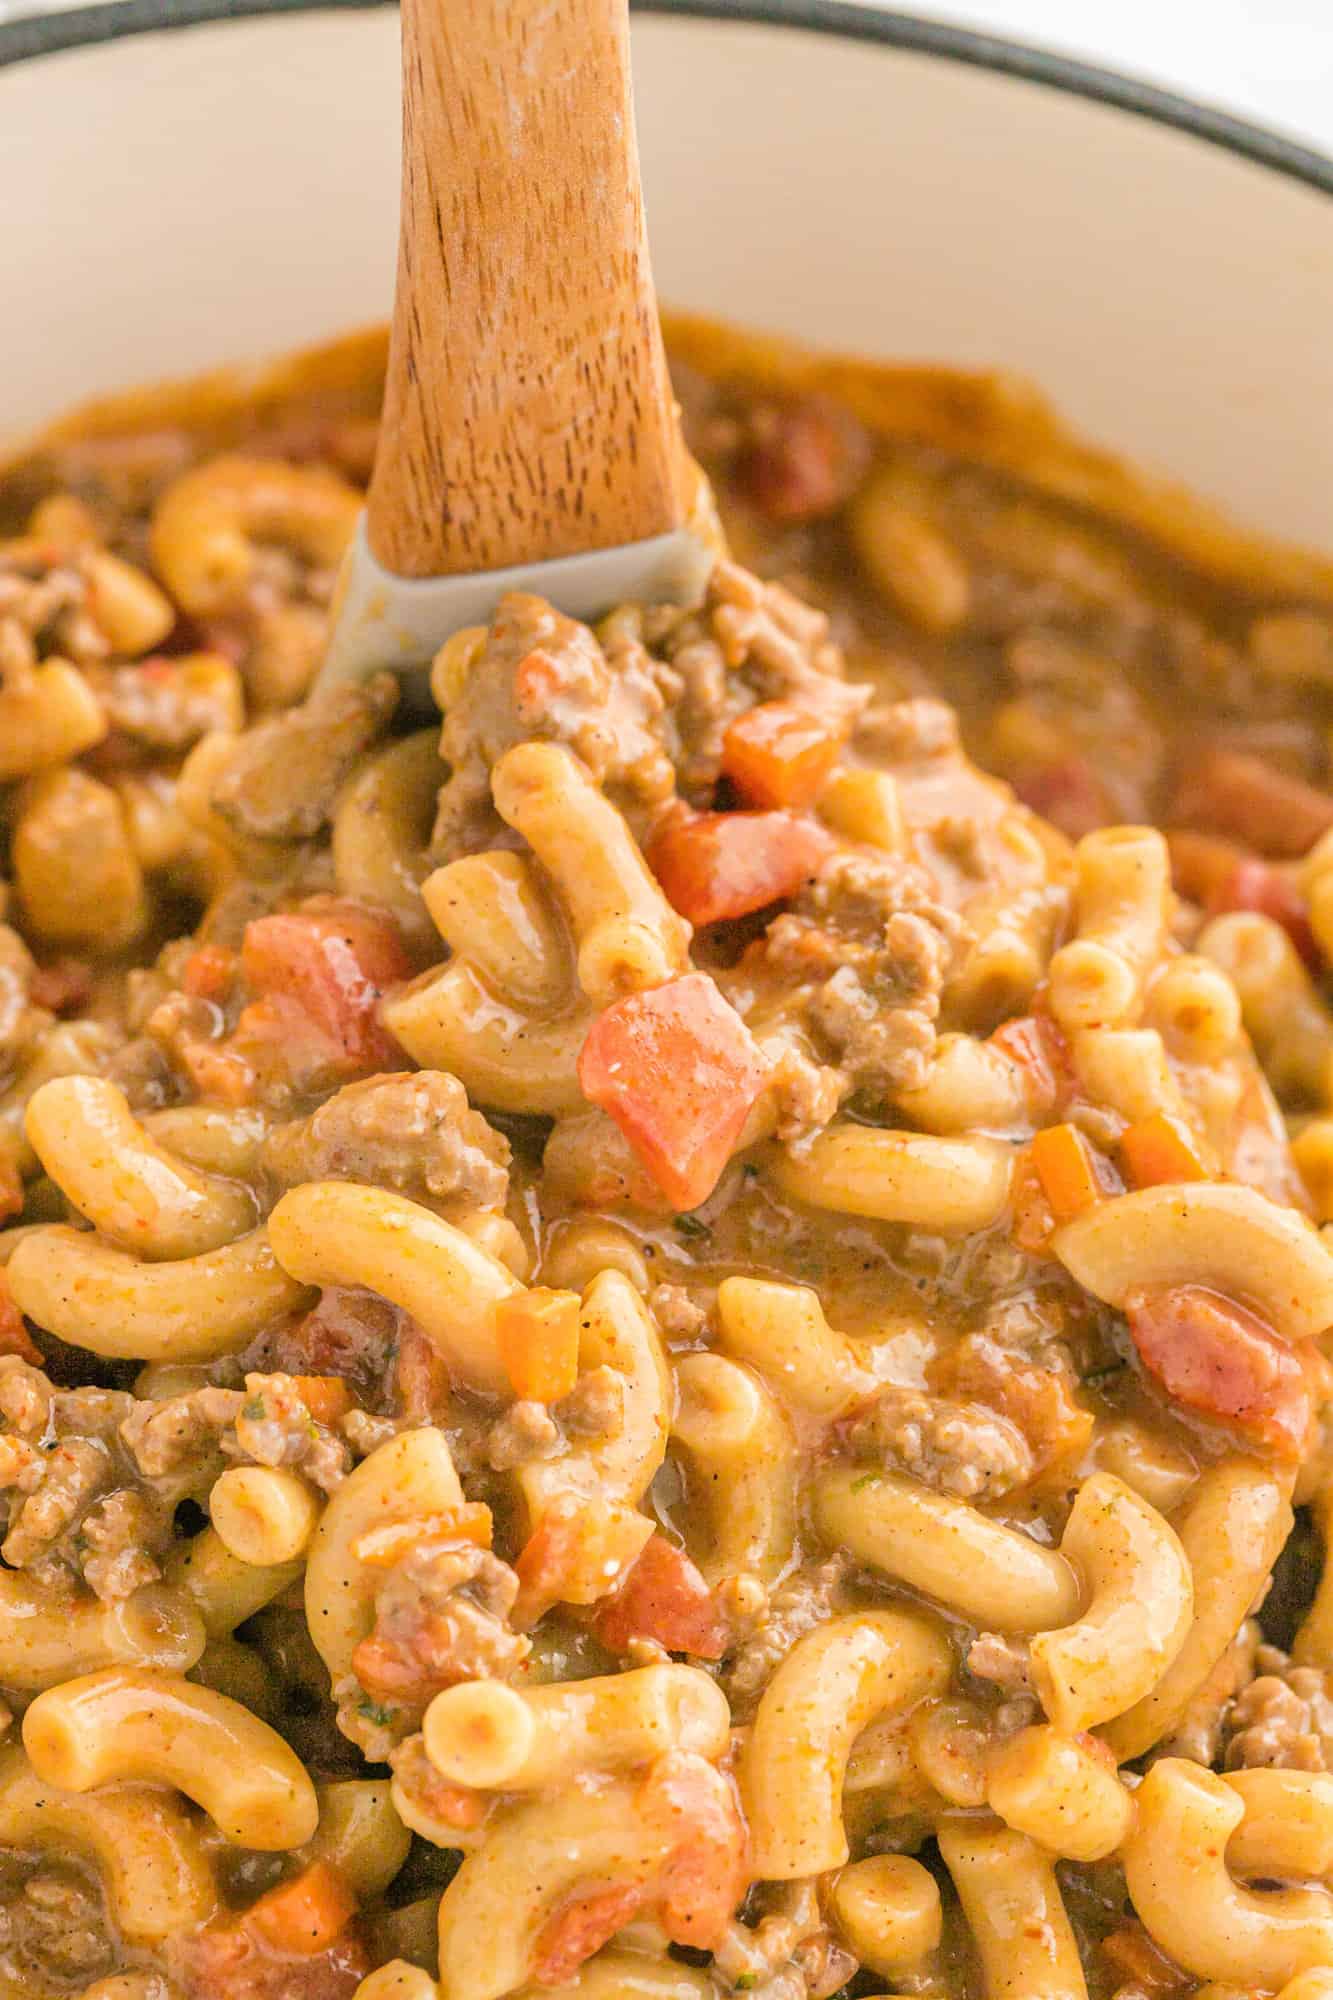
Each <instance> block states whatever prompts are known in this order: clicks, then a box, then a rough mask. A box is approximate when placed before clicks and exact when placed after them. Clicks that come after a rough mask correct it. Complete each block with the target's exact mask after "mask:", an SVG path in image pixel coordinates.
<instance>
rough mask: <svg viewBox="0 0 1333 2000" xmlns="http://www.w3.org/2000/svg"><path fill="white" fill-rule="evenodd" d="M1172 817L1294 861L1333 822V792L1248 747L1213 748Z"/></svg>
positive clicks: (1187, 778) (1192, 773) (1193, 771)
mask: <svg viewBox="0 0 1333 2000" xmlns="http://www.w3.org/2000/svg"><path fill="white" fill-rule="evenodd" d="M1173 816H1174V817H1175V818H1176V819H1177V820H1179V821H1180V822H1181V823H1182V824H1183V825H1185V826H1201V827H1206V828H1208V829H1209V830H1210V831H1212V832H1215V833H1222V834H1229V835H1230V836H1231V838H1232V839H1234V840H1238V841H1240V842H1241V843H1242V845H1244V846H1245V847H1250V848H1253V849H1254V850H1255V852H1256V853H1258V854H1267V855H1273V856H1277V857H1278V858H1280V859H1288V860H1293V861H1294V860H1298V859H1299V858H1300V856H1301V855H1303V854H1306V853H1308V852H1309V850H1310V848H1312V847H1313V846H1314V844H1315V842H1316V841H1317V840H1318V839H1319V837H1320V835H1321V834H1324V833H1327V832H1328V830H1329V828H1330V827H1331V826H1333V793H1330V792H1325V791H1321V790H1320V789H1319V787H1318V786H1316V785H1310V784H1307V783H1306V781H1305V780H1304V778H1294V777H1292V776H1291V775H1290V774H1289V773H1288V772H1286V771H1280V770H1278V768H1277V766H1276V765H1274V764H1270V763H1268V762H1266V761H1265V759H1264V758H1262V757H1254V756H1251V755H1249V754H1248V753H1247V752H1246V751H1243V750H1223V749H1216V750H1209V751H1206V752H1205V753H1204V755H1203V756H1201V757H1200V758H1199V760H1198V762H1197V763H1195V764H1194V765H1193V766H1192V767H1191V768H1190V769H1188V770H1187V771H1186V773H1185V775H1184V778H1183V781H1182V783H1181V785H1180V788H1179V791H1178V792H1177V795H1176V799H1175V802H1174V805H1173Z"/></svg>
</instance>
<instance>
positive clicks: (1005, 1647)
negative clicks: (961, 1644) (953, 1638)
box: [967, 1632, 1032, 1694]
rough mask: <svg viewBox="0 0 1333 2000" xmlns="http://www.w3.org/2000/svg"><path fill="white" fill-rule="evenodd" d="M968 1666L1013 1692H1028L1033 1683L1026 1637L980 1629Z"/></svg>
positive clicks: (977, 1675) (978, 1677) (979, 1674)
mask: <svg viewBox="0 0 1333 2000" xmlns="http://www.w3.org/2000/svg"><path fill="white" fill-rule="evenodd" d="M967 1665H968V1671H969V1673H974V1674H975V1675H976V1677H977V1679H978V1680H982V1681H993V1682H994V1683H995V1685H996V1687H999V1688H1004V1689H1005V1690H1006V1691H1007V1692H1009V1693H1012V1694H1025V1693H1026V1692H1027V1691H1028V1690H1029V1689H1030V1688H1031V1686H1032V1661H1031V1657H1030V1655H1029V1653H1028V1645H1027V1640H1026V1639H1011V1638H1008V1637H1006V1635H1005V1634H1004V1633H1003V1632H978V1634H977V1636H976V1638H975V1639H974V1640H973V1641H972V1644H971V1645H970V1646H969V1647H968V1649H967Z"/></svg>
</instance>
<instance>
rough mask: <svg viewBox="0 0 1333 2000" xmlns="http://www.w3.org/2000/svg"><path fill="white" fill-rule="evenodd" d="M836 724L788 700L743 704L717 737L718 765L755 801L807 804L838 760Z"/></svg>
mask: <svg viewBox="0 0 1333 2000" xmlns="http://www.w3.org/2000/svg"><path fill="white" fill-rule="evenodd" d="M842 737H843V732H842V730H841V729H840V728H839V727H837V726H836V725H835V724H833V723H830V722H829V721H827V720H826V719H825V718H824V717H823V716H819V715H814V714H812V713H811V711H810V710H809V709H807V708H802V707H801V706H800V705H799V703H797V702H794V701H761V702H758V703H757V704H756V705H755V707H754V708H747V709H746V710H745V712H744V714H743V715H738V716H737V717H736V720H735V721H734V722H733V723H732V724H731V726H730V728H729V729H728V730H727V733H726V735H725V736H724V737H723V739H722V769H723V771H724V772H725V773H726V775H727V777H729V778H730V779H731V782H732V784H733V785H735V787H736V789H737V791H738V792H739V793H740V794H741V797H742V798H743V799H745V800H747V801H748V803H749V804H751V805H755V806H808V805H811V804H813V802H814V800H815V798H816V796H817V795H818V793H819V790H820V787H821V786H822V785H823V783H824V780H825V778H827V776H828V774H829V772H830V771H831V770H832V769H833V766H834V765H835V764H836V763H837V761H838V751H839V749H840V748H841V746H842Z"/></svg>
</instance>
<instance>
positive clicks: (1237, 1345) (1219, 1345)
mask: <svg viewBox="0 0 1333 2000" xmlns="http://www.w3.org/2000/svg"><path fill="white" fill-rule="evenodd" d="M1128 1319H1129V1331H1130V1334H1131V1336H1132V1338H1133V1341H1134V1345H1135V1347H1136V1348H1137V1349H1138V1352H1139V1359H1140V1360H1141V1361H1142V1363H1143V1365H1144V1367H1145V1368H1146V1369H1147V1370H1148V1373H1149V1374H1150V1375H1152V1376H1153V1377H1155V1379H1156V1380H1157V1381H1158V1382H1160V1383H1161V1385H1162V1387H1163V1389H1165V1391H1166V1393H1167V1395H1168V1396H1170V1397H1171V1398H1172V1399H1173V1401H1175V1402H1177V1403H1182V1404H1183V1405H1184V1406H1185V1408H1186V1409H1188V1410H1198V1411H1199V1412H1200V1413H1201V1414H1202V1415H1204V1416H1208V1417H1213V1418H1216V1419H1217V1421H1218V1422H1220V1423H1225V1424H1230V1425H1232V1426H1233V1427H1234V1428H1235V1429H1236V1430H1239V1431H1243V1432H1244V1433H1245V1435H1246V1436H1247V1437H1249V1438H1251V1439H1253V1440H1254V1441H1255V1442H1257V1443H1259V1444H1262V1445H1266V1446H1267V1447H1268V1448H1269V1450H1271V1451H1274V1452H1276V1453H1278V1454H1279V1455H1280V1456H1282V1457H1293V1456H1295V1455H1297V1454H1298V1453H1300V1452H1301V1451H1302V1450H1303V1449H1304V1447H1305V1441H1306V1435H1307V1433H1308V1430H1309V1426H1310V1397H1309V1390H1308V1387H1307V1382H1306V1371H1305V1369H1304V1368H1303V1367H1302V1365H1301V1361H1300V1357H1299V1355H1298V1354H1296V1353H1295V1352H1294V1351H1293V1349H1292V1348H1290V1347H1289V1346H1288V1345H1287V1343H1286V1341H1284V1340H1280V1339H1279V1338H1278V1336H1277V1335H1276V1334H1275V1333H1274V1332H1273V1330H1272V1328H1271V1327H1269V1326H1266V1325H1265V1323H1264V1322H1263V1320H1261V1319H1260V1318H1259V1317H1258V1315H1257V1314H1255V1313H1252V1312H1250V1311H1249V1310H1248V1309H1247V1308H1246V1307H1245V1306H1239V1305H1237V1304H1236V1303H1235V1301H1234V1300H1233V1299H1228V1298H1223V1297H1222V1296H1221V1294H1220V1293H1217V1292H1212V1291H1209V1290H1208V1288H1207V1287H1206V1286H1204V1285H1175V1286H1172V1287H1171V1288H1170V1289H1169V1290H1167V1291H1162V1292H1148V1293H1143V1294H1140V1295H1139V1297H1138V1298H1135V1299H1131V1300H1130V1302H1129V1307H1128Z"/></svg>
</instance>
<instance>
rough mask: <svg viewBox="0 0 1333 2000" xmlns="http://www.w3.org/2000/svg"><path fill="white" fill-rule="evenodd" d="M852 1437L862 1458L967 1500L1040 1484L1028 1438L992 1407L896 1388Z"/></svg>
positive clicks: (853, 1427) (861, 1418)
mask: <svg viewBox="0 0 1333 2000" xmlns="http://www.w3.org/2000/svg"><path fill="white" fill-rule="evenodd" d="M844 1435H845V1439H846V1443H847V1445H848V1448H849V1449H850V1450H851V1451H852V1452H853V1453H854V1454H855V1456H856V1457H858V1458H863V1459H867V1460H871V1461H874V1462H875V1463H877V1464H880V1465H882V1466H884V1467H886V1468H888V1469H890V1470H895V1471H901V1472H905V1473H907V1474H908V1475H909V1476H910V1477H911V1478H913V1479H919V1480H921V1481H922V1483H923V1484H924V1485H926V1486H930V1487H933V1488H934V1489H935V1491H936V1492H937V1493H953V1494H957V1495H958V1496H959V1498H960V1499H964V1500H995V1499H998V1498H999V1497H1000V1496H1001V1495H1002V1494H1005V1493H1012V1492H1013V1491H1014V1489H1015V1488H1016V1487H1019V1486H1025V1485H1026V1484H1027V1482H1028V1480H1030V1479H1031V1477H1032V1472H1033V1456H1032V1451H1031V1448H1030V1447H1029V1445H1028V1442H1027V1440H1026V1438H1025V1437H1024V1436H1023V1433H1022V1432H1021V1431H1020V1430H1019V1429H1018V1427H1017V1425H1016V1424H1013V1423H1011V1422H1010V1421H1009V1419H1008V1418H1007V1417H1002V1416H1000V1415H999V1414H998V1413H997V1412H996V1411H994V1410H991V1409H988V1408H987V1407H986V1405H985V1404H984V1403H955V1402H951V1401H949V1400H948V1399H947V1398H946V1397H940V1396H929V1395H926V1394H925V1393H924V1392H923V1391H921V1390H918V1389H904V1388H899V1387H898V1386H897V1385H896V1384H890V1385H889V1386H888V1387H887V1388H885V1389H882V1390H881V1391H880V1392H879V1394H878V1395H877V1396H876V1397H875V1399H874V1401H873V1402H872V1403H871V1405H870V1407H869V1408H868V1409H867V1410H865V1411H863V1412H862V1413H861V1414H859V1415H858V1416H856V1417H854V1418H853V1419H852V1420H851V1421H850V1423H849V1424H848V1426H847V1428H846V1431H845V1433H844Z"/></svg>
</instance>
